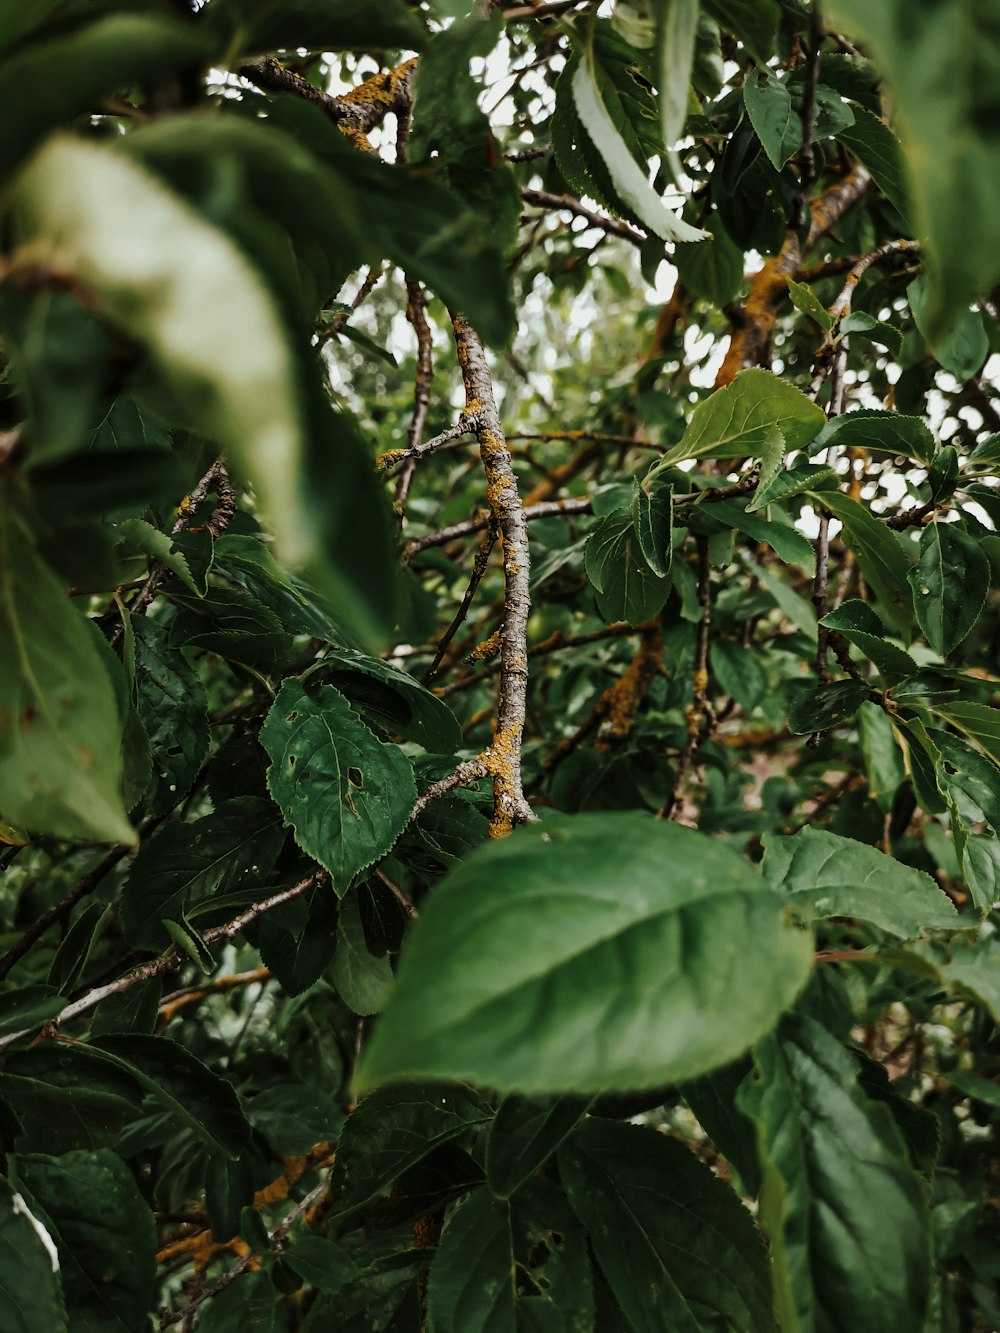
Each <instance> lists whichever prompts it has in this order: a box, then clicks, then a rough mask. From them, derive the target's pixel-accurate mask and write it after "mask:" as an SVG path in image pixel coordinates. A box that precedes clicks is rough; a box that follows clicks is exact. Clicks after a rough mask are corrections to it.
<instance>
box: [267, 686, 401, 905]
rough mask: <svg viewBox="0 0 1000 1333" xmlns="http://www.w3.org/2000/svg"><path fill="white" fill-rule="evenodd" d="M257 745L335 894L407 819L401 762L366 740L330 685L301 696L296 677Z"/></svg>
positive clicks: (276, 792) (277, 793) (272, 783)
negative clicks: (327, 876)
mask: <svg viewBox="0 0 1000 1333" xmlns="http://www.w3.org/2000/svg"><path fill="white" fill-rule="evenodd" d="M260 743H261V745H263V747H264V749H265V750H266V751H267V753H268V755H269V757H270V759H271V767H270V769H269V770H268V778H267V781H268V788H269V790H270V792H271V795H272V796H273V797H274V799H275V800H276V801H277V802H278V804H279V805H280V806H281V809H282V811H283V813H284V815H285V819H286V820H287V821H288V823H290V824H291V825H292V826H293V828H294V829H295V837H296V840H297V842H298V843H299V846H300V847H301V848H302V849H303V851H305V852H308V853H309V855H310V856H312V857H314V858H315V859H316V860H317V861H319V863H320V864H321V865H324V866H326V868H327V870H329V871H330V874H331V875H332V876H333V886H334V888H335V890H336V891H337V893H338V894H339V895H340V896H341V897H343V895H344V894H345V893H346V892H347V889H348V888H349V886H350V883H351V881H352V880H353V879H354V877H355V875H357V874H358V873H359V871H361V870H364V869H365V867H366V866H370V865H371V864H372V862H373V861H376V860H377V859H378V858H379V857H380V856H383V855H384V854H385V853H386V852H387V851H388V850H389V848H390V847H391V846H392V844H393V843H394V842H395V841H396V839H397V838H398V837H399V835H400V833H402V831H403V829H404V828H405V827H406V825H407V823H408V821H409V818H410V812H411V810H412V809H413V805H414V802H415V801H416V799H417V788H416V783H415V782H414V778H413V770H412V768H411V767H410V762H409V760H408V759H407V758H406V756H405V755H404V754H403V752H402V751H401V750H400V749H399V747H398V746H397V745H392V744H388V743H385V742H382V741H380V740H379V739H378V738H377V737H376V736H375V735H373V733H372V732H371V731H369V730H368V728H367V727H366V726H365V724H364V723H363V722H362V721H361V719H360V718H359V717H358V715H357V713H355V712H354V711H353V709H352V708H351V706H350V704H349V703H348V702H347V700H346V699H345V698H344V696H343V695H342V694H340V693H339V691H337V690H335V689H334V688H333V686H332V685H322V686H320V688H319V689H318V690H316V691H315V692H314V693H313V694H307V693H306V691H305V689H304V688H303V687H302V685H301V683H300V682H299V681H297V680H286V681H285V683H284V684H283V685H282V687H281V689H280V690H279V691H278V694H277V697H276V698H275V701H274V704H273V706H272V708H271V711H270V712H269V713H268V715H267V719H266V720H265V722H264V725H263V727H262V728H261V731H260Z"/></svg>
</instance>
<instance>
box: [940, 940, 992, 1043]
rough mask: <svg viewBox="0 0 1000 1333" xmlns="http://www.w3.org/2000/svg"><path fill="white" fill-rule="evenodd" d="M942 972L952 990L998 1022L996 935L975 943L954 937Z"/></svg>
mask: <svg viewBox="0 0 1000 1333" xmlns="http://www.w3.org/2000/svg"><path fill="white" fill-rule="evenodd" d="M941 975H942V977H943V979H944V981H945V983H946V985H948V987H949V988H950V989H951V990H952V992H953V993H957V994H959V995H961V996H963V997H969V998H971V999H973V1000H975V1001H976V1002H977V1003H978V1004H980V1005H982V1007H983V1008H984V1009H985V1010H986V1011H987V1013H989V1015H990V1017H991V1018H992V1019H993V1022H994V1023H996V1024H998V1025H1000V947H998V944H997V940H996V937H995V936H993V935H991V936H987V937H986V938H981V939H980V940H979V941H978V943H976V944H973V943H972V942H971V941H970V940H963V939H959V940H956V942H955V946H954V949H953V950H952V956H951V962H950V963H948V964H947V966H945V967H943V968H942V969H941Z"/></svg>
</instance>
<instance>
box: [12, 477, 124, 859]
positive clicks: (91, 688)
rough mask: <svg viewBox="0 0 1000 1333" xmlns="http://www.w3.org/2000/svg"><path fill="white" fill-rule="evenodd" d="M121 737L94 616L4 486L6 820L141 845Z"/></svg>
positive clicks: (81, 836) (67, 834)
mask: <svg viewBox="0 0 1000 1333" xmlns="http://www.w3.org/2000/svg"><path fill="white" fill-rule="evenodd" d="M121 734H122V728H121V722H120V720H119V714H118V708H117V705H116V702H115V694H114V689H113V686H112V682H111V679H110V677H109V676H108V673H107V671H106V670H105V667H104V662H103V661H102V659H101V655H100V653H99V651H98V648H97V646H96V645H95V644H94V642H93V640H92V639H91V636H90V631H89V629H88V626H87V624H86V622H85V620H84V617H83V616H82V615H81V613H80V612H79V611H78V610H77V609H76V607H74V606H73V605H72V603H71V602H70V601H69V599H68V598H67V596H66V591H65V589H64V588H63V587H62V586H61V585H60V582H59V580H58V579H57V578H56V576H55V574H54V573H53V572H52V570H51V569H50V568H49V567H48V565H46V563H45V562H44V561H43V560H42V559H41V557H40V556H39V555H38V552H37V550H36V548H35V538H34V533H33V532H32V530H31V528H30V526H29V524H28V520H27V517H26V515H25V513H24V512H22V508H21V503H20V498H19V496H18V494H17V493H16V492H15V491H14V490H13V488H12V487H11V486H9V485H8V484H5V483H3V482H0V818H3V819H4V820H6V821H7V822H8V823H10V824H14V825H15V826H17V827H20V828H25V829H29V830H31V831H32V832H34V833H46V834H49V835H51V836H53V837H56V838H69V839H75V840H88V839H96V840H98V841H101V842H132V841H133V840H134V837H135V835H134V833H133V831H132V828H131V826H130V824H129V822H128V819H127V818H126V814H125V810H124V808H123V806H122V801H121V796H120V794H119V793H120V790H121V775H122V759H121Z"/></svg>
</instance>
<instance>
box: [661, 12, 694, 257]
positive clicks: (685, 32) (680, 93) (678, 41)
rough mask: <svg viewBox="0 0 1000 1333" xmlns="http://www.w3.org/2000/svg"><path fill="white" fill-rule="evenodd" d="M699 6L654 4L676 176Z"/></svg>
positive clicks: (664, 122)
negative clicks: (676, 149)
mask: <svg viewBox="0 0 1000 1333" xmlns="http://www.w3.org/2000/svg"><path fill="white" fill-rule="evenodd" d="M699 8H700V5H699V0H658V2H657V4H656V6H655V16H656V51H655V71H656V86H657V89H658V91H659V96H658V97H657V101H658V103H659V106H660V129H661V131H662V134H663V143H664V146H665V148H666V150H667V155H668V158H669V160H670V162H671V167H672V170H673V173H674V176H675V177H679V176H680V174H681V163H680V159H679V158H678V156H677V153H676V151H675V149H674V145H675V144H676V143H677V141H678V139H681V138H683V135H684V126H685V124H686V123H687V115H688V95H689V90H690V86H691V66H692V63H693V61H694V48H695V38H696V36H697V34H698V13H699ZM688 239H689V240H690V239H691V238H690V237H689V238H688Z"/></svg>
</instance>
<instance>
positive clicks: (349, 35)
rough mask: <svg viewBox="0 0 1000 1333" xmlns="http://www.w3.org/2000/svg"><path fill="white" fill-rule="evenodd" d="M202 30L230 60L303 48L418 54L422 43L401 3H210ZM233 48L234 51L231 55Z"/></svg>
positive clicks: (410, 13) (384, 0)
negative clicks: (396, 49)
mask: <svg viewBox="0 0 1000 1333" xmlns="http://www.w3.org/2000/svg"><path fill="white" fill-rule="evenodd" d="M205 19H206V22H207V27H208V28H209V29H210V30H211V31H213V32H214V33H217V34H218V37H219V39H220V41H223V40H224V42H225V44H226V46H228V47H229V48H230V50H231V51H232V54H233V55H235V54H236V53H237V52H243V53H248V54H249V53H252V52H264V51H277V50H279V49H280V48H282V47H285V48H294V47H305V48H306V49H307V50H309V51H364V50H379V51H381V50H383V49H384V48H385V47H393V46H395V47H402V48H404V49H407V50H413V51H419V50H421V49H422V48H423V46H424V43H425V41H426V38H427V34H426V32H425V31H424V28H423V27H422V25H421V24H420V22H419V20H418V19H417V16H416V15H415V14H414V13H413V10H412V9H410V8H409V7H408V6H407V4H406V3H405V0H379V7H378V12H377V14H376V13H374V12H373V10H372V7H371V5H370V4H368V3H367V0H282V3H281V4H280V5H277V6H275V5H273V4H261V0H212V4H211V6H210V7H209V8H208V10H207V11H206V13H205ZM234 48H235V49H234Z"/></svg>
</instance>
